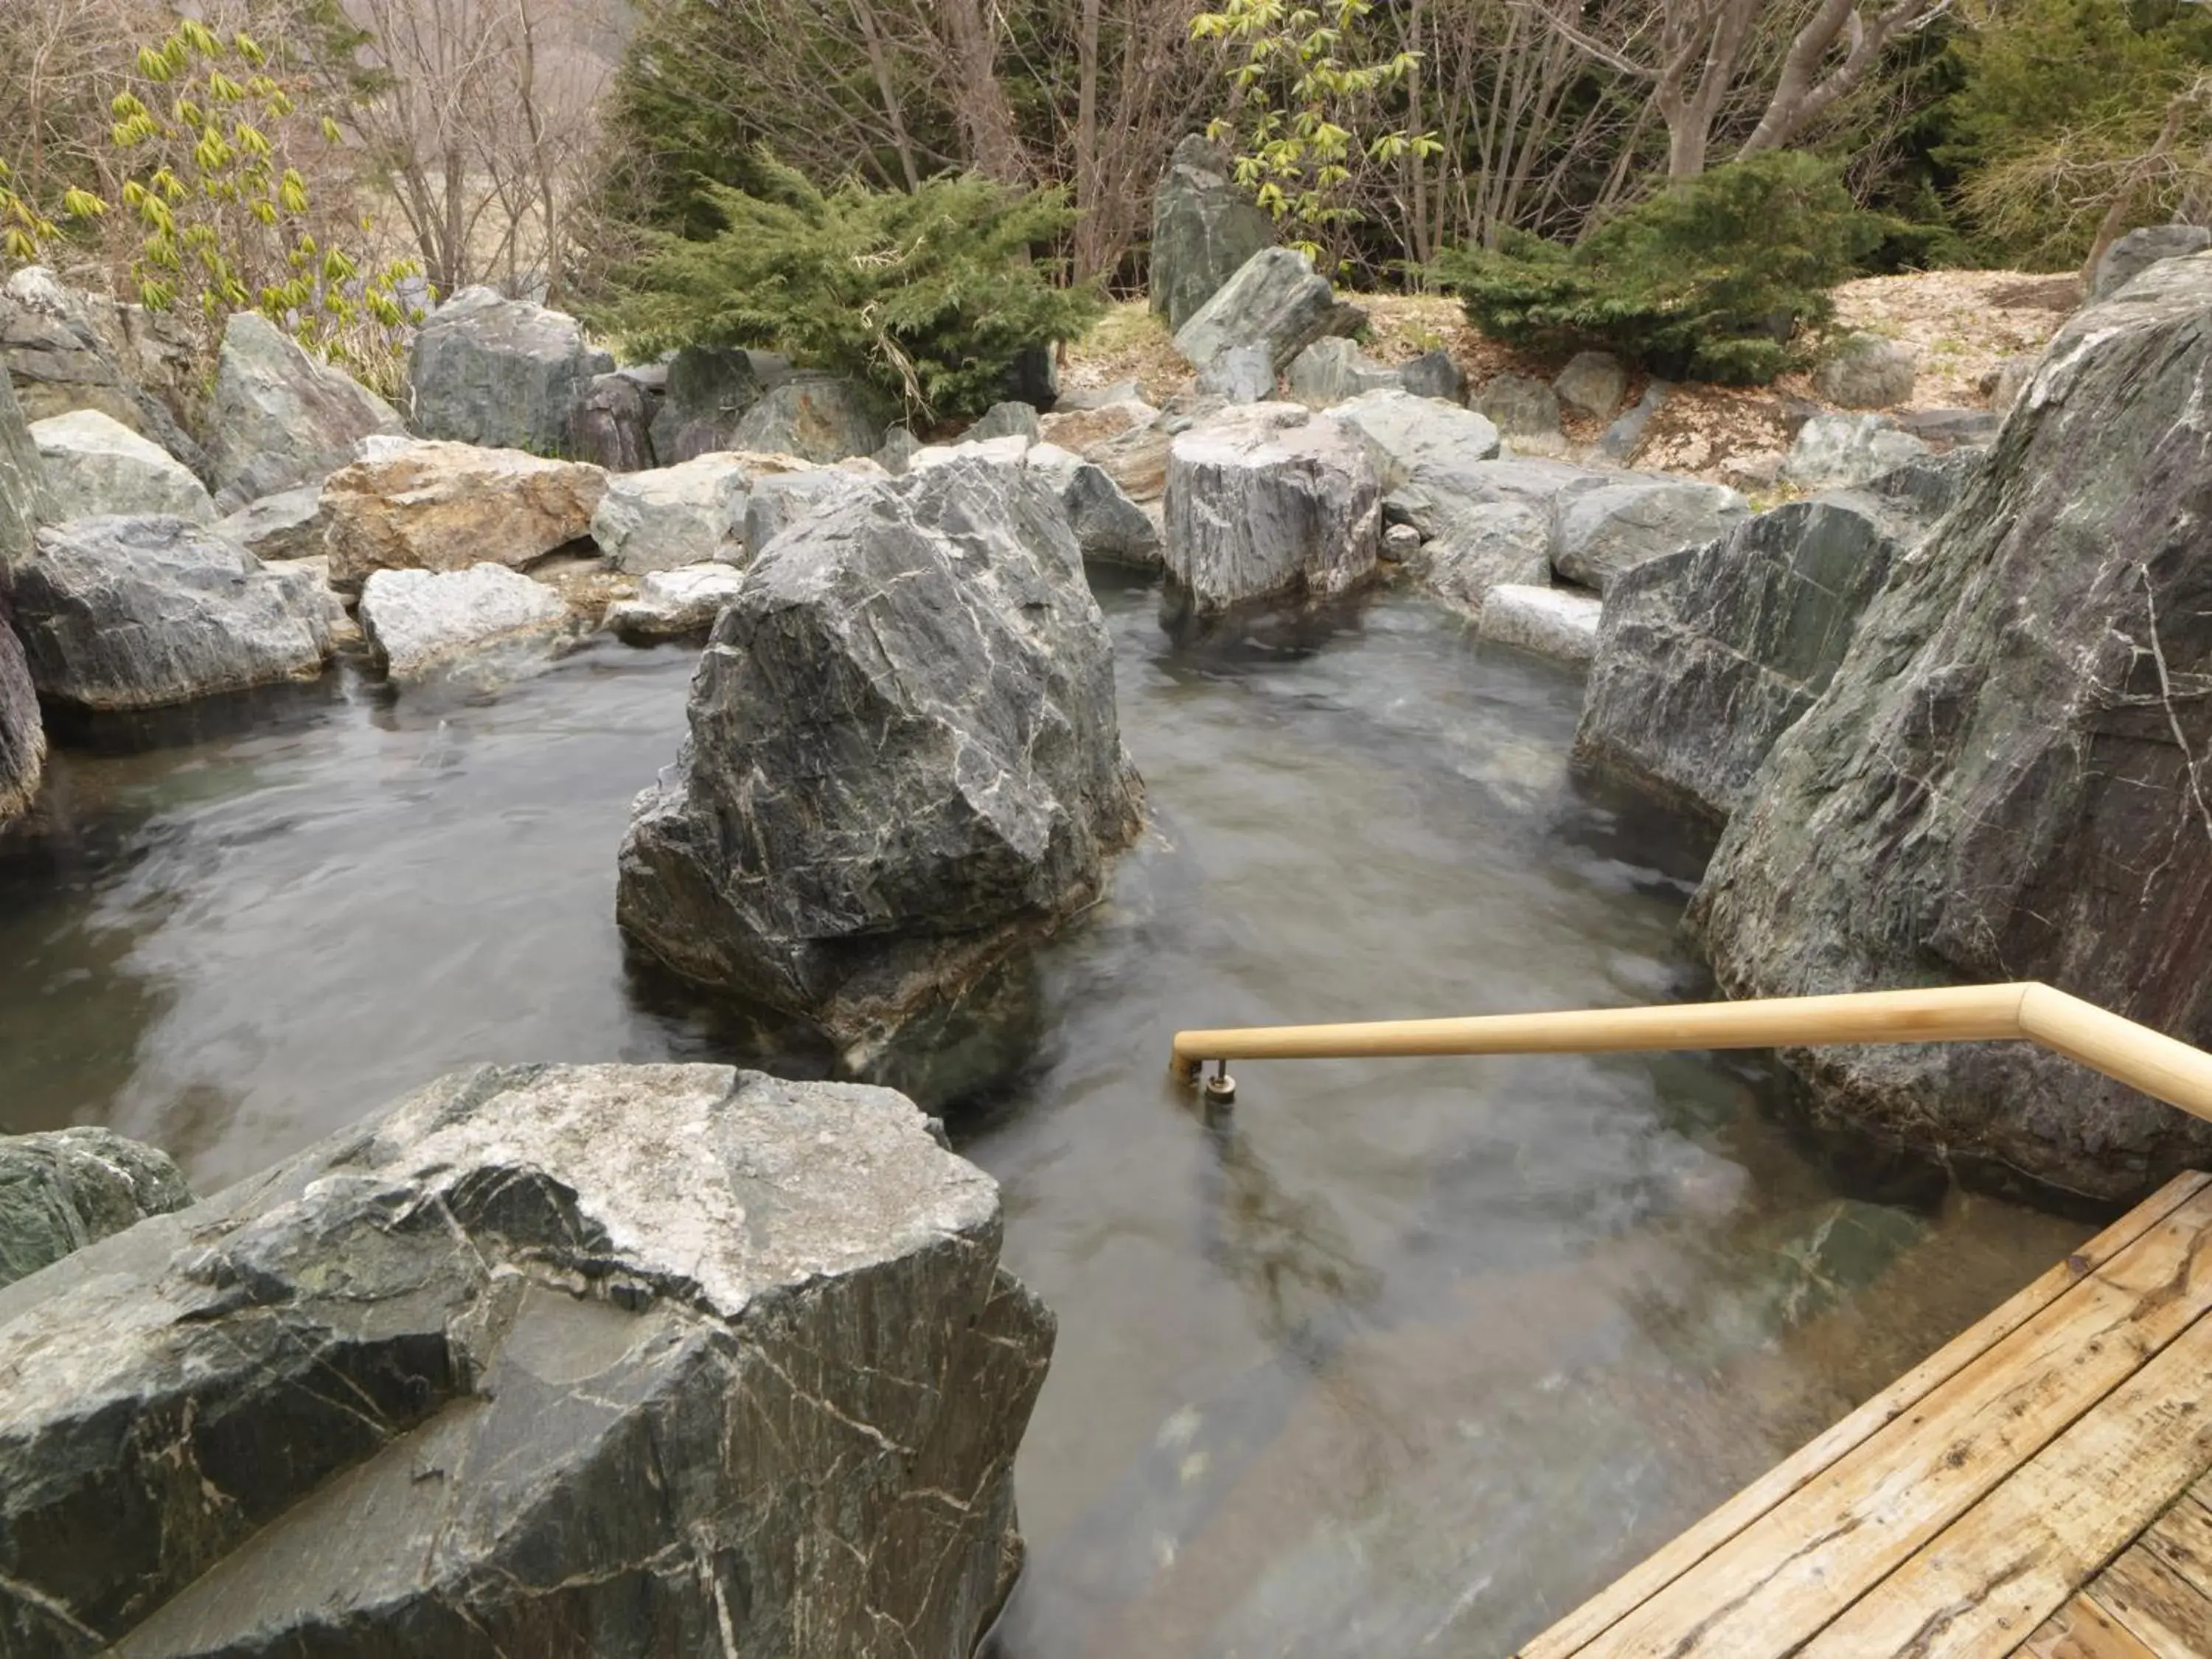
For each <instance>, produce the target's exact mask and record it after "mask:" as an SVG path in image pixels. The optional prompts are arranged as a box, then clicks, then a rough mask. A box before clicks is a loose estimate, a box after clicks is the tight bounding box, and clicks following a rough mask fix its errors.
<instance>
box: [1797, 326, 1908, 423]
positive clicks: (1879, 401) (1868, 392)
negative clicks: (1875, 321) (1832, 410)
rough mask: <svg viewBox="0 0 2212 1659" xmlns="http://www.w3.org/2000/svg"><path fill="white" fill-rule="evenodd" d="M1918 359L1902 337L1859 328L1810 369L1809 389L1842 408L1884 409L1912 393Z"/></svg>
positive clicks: (1902, 401)
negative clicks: (1892, 338) (1896, 337)
mask: <svg viewBox="0 0 2212 1659" xmlns="http://www.w3.org/2000/svg"><path fill="white" fill-rule="evenodd" d="M1919 378H1920V360H1919V358H1918V357H1917V356H1915V355H1914V353H1913V349H1912V348H1911V346H1909V345H1907V344H1905V342H1904V341H1902V340H1891V339H1886V338H1884V337H1882V336H1881V335H1879V334H1869V333H1865V332H1860V333H1857V334H1853V335H1850V336H1849V337H1846V338H1845V339H1844V342H1843V343H1842V344H1840V345H1838V347H1837V348H1836V349H1835V350H1834V351H1833V352H1832V354H1830V355H1829V356H1827V357H1826V358H1824V359H1823V360H1822V361H1821V362H1820V367H1818V368H1815V369H1814V371H1813V390H1814V391H1815V392H1819V393H1820V396H1822V397H1823V398H1826V399H1827V400H1828V401H1829V402H1830V403H1832V404H1836V405H1837V406H1838V408H1842V409H1888V408H1890V407H1892V406H1893V405H1894V404H1901V403H1904V402H1905V401H1906V400H1907V399H1909V398H1911V396H1912V386H1913V382H1914V381H1916V380H1918V379H1919Z"/></svg>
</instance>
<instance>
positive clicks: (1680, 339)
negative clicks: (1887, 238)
mask: <svg viewBox="0 0 2212 1659" xmlns="http://www.w3.org/2000/svg"><path fill="white" fill-rule="evenodd" d="M1886 226H1887V222H1886V221H1885V220H1883V219H1882V218H1881V216H1879V215H1876V214H1871V213H1867V212H1865V211H1863V210H1861V209H1860V208H1859V206H1858V205H1857V203H1855V202H1854V201H1852V199H1851V197H1850V192H1849V191H1846V190H1845V189H1844V185H1843V183H1842V181H1841V180H1840V179H1838V176H1837V173H1836V169H1835V167H1834V166H1833V164H1832V163H1830V162H1827V161H1822V160H1820V158H1819V157H1818V156H1814V155H1807V154H1804V153H1802V152H1799V151H1773V152H1770V153H1767V154H1765V155H1756V156H1753V157H1752V158H1750V159H1749V160H1747V161H1732V162H1729V164H1727V165H1726V166H1724V167H1715V168H1713V169H1711V171H1710V172H1707V173H1703V174H1701V175H1699V177H1697V178H1694V179H1682V180H1680V181H1678V182H1677V183H1675V184H1674V185H1670V186H1669V187H1668V189H1666V190H1665V191H1662V193H1661V194H1659V195H1656V196H1654V197H1651V198H1650V199H1649V200H1648V201H1644V202H1642V203H1639V204H1637V205H1636V206H1634V207H1632V208H1630V209H1628V210H1626V211H1625V212H1623V213H1620V214H1619V215H1617V216H1614V217H1613V218H1612V219H1609V220H1607V222H1605V223H1604V224H1602V225H1601V226H1599V227H1598V228H1596V229H1595V230H1594V231H1592V232H1591V233H1590V234H1589V235H1588V236H1586V237H1584V238H1583V240H1582V241H1580V242H1579V243H1577V244H1576V245H1575V246H1573V247H1571V248H1570V247H1565V246H1561V245H1560V244H1559V243H1556V242H1547V241H1543V240H1540V239H1538V238H1536V237H1533V236H1528V235H1525V234H1518V233H1514V234H1509V235H1507V236H1506V237H1504V238H1503V239H1502V240H1500V243H1499V246H1498V248H1497V249H1496V250H1495V251H1490V250H1486V249H1482V248H1479V247H1468V248H1462V249H1457V250H1455V251H1454V252H1450V253H1448V254H1446V255H1445V256H1444V258H1443V259H1442V260H1440V261H1439V262H1438V265H1437V275H1438V277H1439V278H1440V280H1441V281H1442V282H1443V284H1444V285H1445V286H1446V287H1447V288H1448V289H1450V290H1451V291H1452V292H1454V293H1455V294H1456V295H1458V296H1459V298H1460V301H1461V302H1462V305H1463V306H1464V307H1466V310H1467V314H1468V320H1469V321H1471V322H1473V323H1474V325H1475V326H1476V327H1477V328H1479V329H1480V330H1481V331H1483V332H1484V333H1485V334H1487V335H1489V336H1491V337H1493V338H1496V339H1499V340H1504V341H1506V342H1507V343H1510V344H1514V345H1522V346H1528V347H1533V348H1535V349H1544V350H1555V351H1560V352H1566V351H1576V350H1583V349H1604V350H1609V351H1613V352H1617V353H1619V354H1620V356H1623V357H1626V358H1627V359H1629V360H1630V361H1632V362H1638V363H1640V364H1642V365H1644V367H1646V368H1650V369H1651V370H1652V371H1653V372H1654V373H1656V374H1669V375H1679V376H1682V377H1685V378H1691V379H1697V380H1717V381H1722V382H1724V383H1729V384H1748V383H1752V382H1758V381H1765V380H1772V379H1773V378H1774V377H1775V376H1776V375H1777V374H1781V373H1783V372H1784V370H1785V369H1789V368H1794V367H1796V366H1798V365H1799V364H1800V363H1801V362H1802V361H1803V356H1804V354H1803V352H1802V349H1801V348H1800V347H1799V346H1798V344H1797V343H1796V342H1797V340H1798V339H1799V338H1801V337H1802V334H1803V333H1804V332H1805V331H1808V330H1817V329H1819V328H1820V327H1822V326H1824V325H1826V324H1827V323H1828V322H1829V321H1830V320H1831V319H1832V317H1833V316H1834V313H1835V307H1834V302H1833V301H1832V299H1831V298H1830V297H1829V290H1830V289H1832V288H1833V287H1834V286H1835V285H1836V284H1837V283H1840V282H1842V281H1844V279H1845V278H1847V277H1849V276H1852V275H1854V274H1855V273H1856V271H1857V267H1858V264H1859V262H1860V261H1861V260H1863V258H1865V257H1866V256H1867V254H1869V252H1872V251H1873V249H1874V248H1875V246H1876V245H1877V244H1878V243H1879V242H1880V241H1881V239H1882V236H1883V234H1885V228H1886Z"/></svg>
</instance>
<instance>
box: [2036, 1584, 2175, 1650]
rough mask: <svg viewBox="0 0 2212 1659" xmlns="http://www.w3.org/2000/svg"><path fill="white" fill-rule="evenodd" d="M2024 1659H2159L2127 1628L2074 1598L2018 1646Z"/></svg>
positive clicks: (2084, 1599) (2086, 1600) (2082, 1597)
mask: <svg viewBox="0 0 2212 1659" xmlns="http://www.w3.org/2000/svg"><path fill="white" fill-rule="evenodd" d="M2020 1651H2021V1654H2022V1655H2023V1656H2024V1659H2158V1656H2157V1655H2156V1654H2155V1653H2153V1652H2152V1651H2151V1650H2149V1649H2148V1648H2147V1647H2145V1646H2144V1645H2143V1644H2142V1643H2141V1642H2139V1641H2137V1640H2136V1638H2135V1636H2134V1635H2133V1633H2132V1632H2130V1631H2129V1630H2128V1629H2127V1627H2126V1626H2124V1625H2121V1624H2118V1623H2117V1622H2115V1621H2114V1620H2113V1618H2112V1614H2111V1613H2106V1611H2105V1610H2104V1608H2102V1607H2099V1606H2098V1605H2097V1604H2096V1603H2095V1602H2094V1601H2091V1600H2090V1599H2089V1598H2088V1597H2087V1596H2086V1595H2076V1596H2075V1598H2074V1599H2073V1600H2072V1601H2069V1602H2068V1603H2067V1604H2066V1605H2065V1606H2064V1607H2061V1608H2059V1609H2058V1611H2057V1612H2056V1613H2052V1614H2051V1617H2050V1618H2048V1619H2046V1620H2044V1622H2043V1624H2042V1626H2040V1627H2039V1629H2038V1630H2037V1631H2036V1632H2035V1634H2034V1635H2033V1636H2031V1637H2029V1638H2027V1641H2025V1642H2023V1643H2021V1647H2020Z"/></svg>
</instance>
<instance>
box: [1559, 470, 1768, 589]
mask: <svg viewBox="0 0 2212 1659" xmlns="http://www.w3.org/2000/svg"><path fill="white" fill-rule="evenodd" d="M1750 514H1751V504H1750V503H1749V502H1748V501H1745V500H1744V498H1743V497H1742V496H1741V495H1738V494H1736V492H1735V490H1733V489H1729V488H1728V487H1727V486H1726V485H1725V484H1709V483H1698V482H1697V481H1696V480H1695V479H1692V478H1623V479H1621V480H1620V481H1619V482H1618V483H1614V482H1604V483H1597V484H1595V485H1594V486H1593V487H1591V488H1589V489H1581V490H1577V491H1576V492H1575V493H1574V494H1573V495H1571V497H1570V498H1568V499H1566V500H1565V501H1561V502H1560V503H1559V516H1558V522H1557V525H1556V526H1555V528H1554V532H1553V535H1554V540H1553V544H1552V566H1553V568H1554V569H1555V570H1557V571H1558V572H1559V574H1560V575H1562V576H1564V577H1565V578H1566V579H1567V580H1569V581H1575V582H1580V583H1581V584H1582V585H1583V586H1585V587H1593V588H1595V589H1596V590H1597V591H1598V592H1601V593H1603V592H1606V591H1607V589H1609V588H1610V587H1611V586H1612V585H1613V583H1614V582H1615V581H1616V580H1619V579H1620V576H1621V574H1623V573H1624V572H1626V571H1629V570H1632V569H1634V568H1636V567H1637V566H1638V565H1639V564H1641V563H1643V562H1644V560H1646V559H1652V558H1656V557H1658V556H1660V555H1661V554H1662V553H1672V552H1674V551H1675V550H1677V549H1680V548H1684V547H1692V546H1695V545H1696V544H1699V543H1700V542H1709V541H1711V540H1712V539H1713V538H1715V537H1716V536H1720V535H1724V534H1726V533H1727V532H1728V531H1729V530H1730V529H1732V528H1733V527H1735V526H1737V525H1739V524H1741V523H1742V522H1743V521H1744V520H1745V519H1747V518H1748V517H1749V516H1750Z"/></svg>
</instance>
